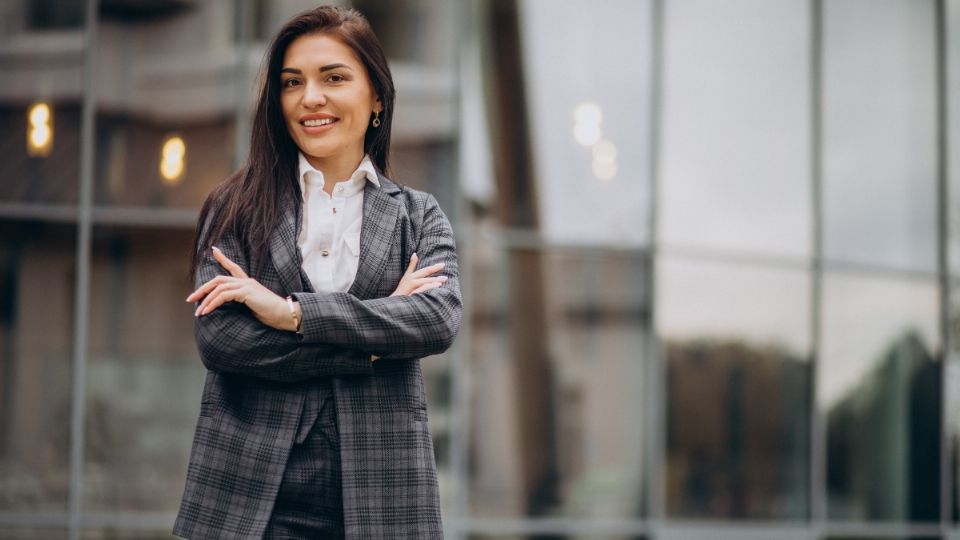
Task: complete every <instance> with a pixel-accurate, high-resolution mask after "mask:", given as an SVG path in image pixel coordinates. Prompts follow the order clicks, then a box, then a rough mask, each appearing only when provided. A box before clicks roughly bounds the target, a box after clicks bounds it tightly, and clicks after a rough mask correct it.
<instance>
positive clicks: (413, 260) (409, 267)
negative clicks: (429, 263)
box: [403, 253, 420, 276]
mask: <svg viewBox="0 0 960 540" xmlns="http://www.w3.org/2000/svg"><path fill="white" fill-rule="evenodd" d="M419 261H420V258H419V257H417V254H416V253H414V254H413V255H411V256H410V264H408V265H407V271H406V272H404V273H403V275H405V276H407V275H410V274H412V273H413V271H414V270H416V269H417V263H418V262H419Z"/></svg>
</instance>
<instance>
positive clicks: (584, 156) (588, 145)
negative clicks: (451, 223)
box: [491, 0, 652, 244]
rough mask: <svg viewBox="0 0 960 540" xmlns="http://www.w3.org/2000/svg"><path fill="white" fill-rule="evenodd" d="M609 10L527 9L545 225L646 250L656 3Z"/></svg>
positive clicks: (545, 0)
mask: <svg viewBox="0 0 960 540" xmlns="http://www.w3.org/2000/svg"><path fill="white" fill-rule="evenodd" d="M603 6H604V7H603V9H597V5H596V4H595V3H594V2H591V1H589V0H573V1H567V2H555V1H553V0H531V1H526V2H520V3H519V7H520V22H521V30H520V32H521V33H520V37H521V39H522V46H523V49H524V50H523V66H524V75H525V77H526V79H525V82H526V88H527V106H528V108H529V109H528V110H529V122H530V133H531V139H532V141H531V144H532V151H533V156H534V158H533V163H534V168H535V170H536V178H537V182H536V184H537V188H536V196H537V204H538V205H539V208H538V211H539V217H540V225H541V227H540V228H541V230H542V232H543V234H544V235H546V236H547V237H548V238H553V239H557V240H564V241H574V242H585V243H600V244H605V243H606V244H624V243H626V244H642V243H648V242H649V235H650V231H649V217H650V213H649V210H648V209H649V205H650V200H649V199H650V181H651V180H650V169H651V165H650V164H651V156H650V148H651V144H650V137H651V133H650V127H649V126H650V125H651V116H650V107H649V103H650V101H649V100H650V92H651V65H652V64H651V62H652V60H651V46H650V37H649V36H650V29H651V28H652V8H651V6H652V2H650V1H638V0H612V1H607V2H604V4H603ZM612 13H616V16H611V14H612ZM584 104H588V105H587V106H586V108H579V107H580V106H581V105H584ZM509 129H511V127H510V126H493V127H492V133H491V136H492V137H497V132H498V131H500V130H509ZM571 216H574V217H576V219H571Z"/></svg>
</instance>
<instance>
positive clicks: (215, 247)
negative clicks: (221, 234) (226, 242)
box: [210, 246, 220, 251]
mask: <svg viewBox="0 0 960 540" xmlns="http://www.w3.org/2000/svg"><path fill="white" fill-rule="evenodd" d="M210 247H212V248H213V249H215V250H217V251H220V248H218V247H217V246H210Z"/></svg>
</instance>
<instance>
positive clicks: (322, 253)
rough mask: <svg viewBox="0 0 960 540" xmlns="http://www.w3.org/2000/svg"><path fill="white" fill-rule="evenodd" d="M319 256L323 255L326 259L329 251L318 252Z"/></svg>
mask: <svg viewBox="0 0 960 540" xmlns="http://www.w3.org/2000/svg"><path fill="white" fill-rule="evenodd" d="M320 255H323V256H324V257H326V256H327V255H330V250H328V249H325V250H323V251H321V252H320Z"/></svg>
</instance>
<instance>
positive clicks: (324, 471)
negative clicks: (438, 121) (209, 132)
mask: <svg viewBox="0 0 960 540" xmlns="http://www.w3.org/2000/svg"><path fill="white" fill-rule="evenodd" d="M267 64H268V65H267V72H266V74H265V76H264V78H263V81H262V84H263V86H262V89H261V92H260V95H259V99H258V102H257V107H256V114H255V117H254V123H253V132H252V137H251V146H250V154H249V158H248V160H247V162H246V164H245V165H244V167H243V168H242V169H241V170H240V171H238V172H237V173H236V174H234V175H233V176H232V177H231V178H229V179H228V180H227V181H226V182H224V183H222V184H221V185H220V186H218V187H217V188H216V189H215V190H214V191H213V192H212V193H211V194H210V196H209V197H208V198H207V200H206V202H205V203H204V205H203V208H202V209H201V212H200V218H199V222H198V228H197V239H196V244H195V246H194V247H195V249H194V259H193V265H192V269H193V275H192V279H193V281H194V283H195V284H196V287H197V288H196V290H195V291H194V292H193V293H192V294H190V295H189V296H188V297H187V301H188V302H196V303H197V311H196V319H195V324H194V334H195V337H196V340H197V345H198V349H199V351H200V357H201V359H202V361H203V363H204V365H205V366H206V367H207V369H208V370H209V371H208V373H207V378H206V384H205V386H204V390H203V397H202V404H201V408H200V418H199V420H198V423H197V430H196V435H195V437H194V442H193V449H192V451H191V456H190V466H189V469H188V472H187V483H186V488H185V490H184V496H183V501H182V503H181V506H180V512H179V515H178V516H177V521H176V524H175V526H174V530H173V532H174V533H175V534H177V535H179V536H183V537H186V538H261V537H266V538H342V537H346V538H365V539H367V538H441V537H442V529H441V523H440V510H439V497H438V493H437V478H436V465H435V463H434V457H433V443H432V440H431V437H430V432H429V429H428V427H427V416H426V402H425V396H424V392H423V380H422V376H421V372H420V364H419V359H420V358H422V357H424V356H428V355H431V354H437V353H439V352H442V351H444V350H445V349H447V348H448V347H449V346H450V344H451V342H452V341H453V338H454V336H455V335H456V333H457V331H458V329H459V326H460V319H461V301H460V288H459V280H458V277H459V274H458V270H457V258H456V252H455V247H454V241H453V232H452V230H451V227H450V224H449V222H448V220H447V218H446V217H445V216H444V214H443V212H442V211H441V210H440V208H439V207H438V205H437V202H436V200H435V199H434V198H433V197H432V196H430V195H428V194H426V193H423V192H420V191H417V190H414V189H410V188H408V187H404V186H401V185H398V184H395V183H394V182H392V181H391V180H390V179H388V178H387V177H386V176H384V172H385V171H387V170H388V158H389V146H390V127H391V122H392V118H393V105H394V87H393V81H392V79H391V75H390V70H389V68H388V66H387V62H386V58H385V57H384V54H383V51H382V49H381V47H380V44H379V42H378V41H377V38H376V37H375V36H374V34H373V32H372V31H371V29H370V27H369V25H368V23H367V21H366V20H365V19H364V18H363V17H362V16H361V15H360V14H359V13H357V12H356V11H353V10H349V9H343V8H335V7H320V8H317V9H315V10H312V11H308V12H305V13H302V14H300V15H297V16H296V17H294V18H293V19H292V20H290V21H289V22H288V23H287V24H286V25H284V27H283V28H281V30H280V32H279V34H278V35H277V37H276V39H275V40H274V41H273V43H272V45H271V47H270V50H269V53H268V60H267Z"/></svg>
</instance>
